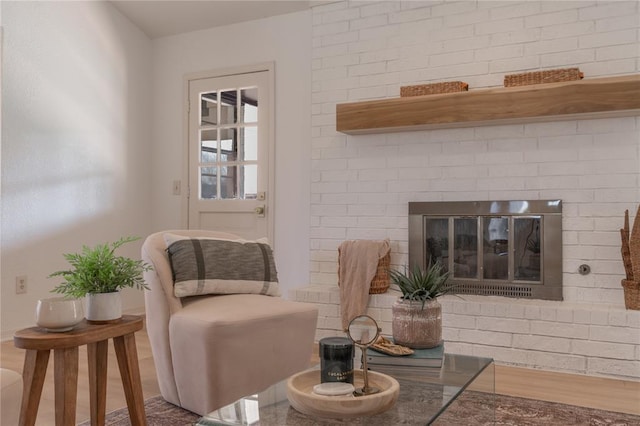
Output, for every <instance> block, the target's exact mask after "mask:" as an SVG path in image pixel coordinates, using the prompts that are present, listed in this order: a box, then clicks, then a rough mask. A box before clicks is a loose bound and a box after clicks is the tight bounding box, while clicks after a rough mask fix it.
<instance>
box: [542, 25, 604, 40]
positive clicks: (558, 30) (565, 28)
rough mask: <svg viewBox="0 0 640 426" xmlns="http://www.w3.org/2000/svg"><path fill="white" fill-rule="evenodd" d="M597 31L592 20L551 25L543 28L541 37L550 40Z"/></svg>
mask: <svg viewBox="0 0 640 426" xmlns="http://www.w3.org/2000/svg"><path fill="white" fill-rule="evenodd" d="M594 31H595V23H594V22H592V21H586V22H575V23H572V24H561V25H551V26H548V27H547V26H545V27H543V28H542V33H541V38H542V39H543V40H550V39H556V38H565V37H572V36H582V35H585V34H591V33H593V32H594Z"/></svg>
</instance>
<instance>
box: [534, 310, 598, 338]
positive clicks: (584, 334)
mask: <svg viewBox="0 0 640 426" xmlns="http://www.w3.org/2000/svg"><path fill="white" fill-rule="evenodd" d="M543 318H544V315H543ZM531 334H536V335H541V336H555V337H565V338H578V339H587V338H588V337H589V327H588V326H586V325H582V324H566V323H555V322H551V321H532V322H531Z"/></svg>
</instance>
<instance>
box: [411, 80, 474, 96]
mask: <svg viewBox="0 0 640 426" xmlns="http://www.w3.org/2000/svg"><path fill="white" fill-rule="evenodd" d="M467 90H469V85H468V84H467V83H465V82H464V81H443V82H442V83H431V84H418V85H415V86H402V87H401V88H400V96H401V97H403V98H404V97H409V96H424V95H437V94H439V93H455V92H466V91H467Z"/></svg>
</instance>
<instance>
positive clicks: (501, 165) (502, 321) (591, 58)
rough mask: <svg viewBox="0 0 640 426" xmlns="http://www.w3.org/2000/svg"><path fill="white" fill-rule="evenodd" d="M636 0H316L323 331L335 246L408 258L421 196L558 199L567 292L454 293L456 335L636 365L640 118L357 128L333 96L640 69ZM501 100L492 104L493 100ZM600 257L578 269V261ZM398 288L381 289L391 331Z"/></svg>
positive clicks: (314, 266)
mask: <svg viewBox="0 0 640 426" xmlns="http://www.w3.org/2000/svg"><path fill="white" fill-rule="evenodd" d="M639 8H640V6H639V4H638V3H637V2H634V1H621V2H603V3H596V2H591V1H584V2H580V1H577V2H544V1H542V2H535V1H534V2H530V1H527V2H499V1H498V2H471V1H469V2H466V1H463V2H420V1H415V2H413V1H412V2H393V1H389V2H385V1H383V2H371V3H370V2H337V3H331V4H326V5H322V6H317V7H314V9H313V25H314V27H313V28H314V29H313V64H312V67H313V88H312V111H313V117H312V130H311V131H312V140H311V155H312V160H311V168H312V181H311V218H310V258H311V264H310V279H309V284H310V285H309V286H308V287H305V288H300V289H298V290H295V294H294V295H293V297H295V298H296V299H298V300H305V301H309V302H313V303H316V304H317V305H318V306H319V308H320V320H319V324H318V330H317V336H316V337H317V338H321V337H324V336H327V335H336V334H339V333H340V332H339V330H340V320H339V314H338V306H339V305H338V304H339V298H338V291H337V290H338V289H337V274H336V271H337V247H338V245H339V244H340V243H341V242H342V241H344V240H347V239H384V238H389V239H390V240H391V246H392V255H391V262H392V266H393V267H397V268H400V267H402V266H403V265H405V264H407V263H408V262H409V251H410V249H409V244H410V243H409V236H408V235H409V232H408V228H409V223H408V222H409V214H408V213H409V202H449V201H452V202H460V201H492V200H562V262H561V274H562V299H563V300H562V301H559V300H531V299H525V298H511V297H502V296H477V295H464V296H463V298H462V299H459V298H457V297H455V296H446V297H445V298H443V300H442V304H443V321H444V339H445V341H446V343H445V348H446V350H447V351H449V352H453V353H462V354H473V355H479V356H490V357H493V358H494V359H495V360H496V362H498V363H502V364H509V365H518V366H525V367H530V368H540V369H547V370H558V371H564V372H571V373H579V374H588V375H603V376H611V377H625V378H634V379H638V378H640V312H638V311H627V310H625V309H624V299H623V294H622V288H621V285H620V280H621V279H622V278H623V272H624V270H623V266H622V262H621V257H620V239H619V238H620V237H619V228H620V227H621V226H622V217H623V213H624V210H625V209H629V210H631V211H634V210H635V208H636V207H637V205H638V203H640V189H639V188H640V167H639V166H638V164H640V142H639V141H640V119H639V117H638V116H633V117H611V116H607V117H603V118H590V119H585V120H577V119H569V120H564V121H555V122H514V123H510V124H501V125H491V126H472V127H457V128H448V129H436V130H420V131H412V132H402V133H386V134H370V135H362V136H348V135H345V134H342V133H338V132H337V131H336V122H335V108H336V104H337V103H344V102H355V101H362V100H367V99H381V98H389V97H397V96H398V95H399V92H400V86H403V85H409V84H419V83H427V82H437V81H445V80H461V81H465V82H466V83H468V84H469V86H470V90H474V89H477V88H490V87H500V86H502V80H503V78H504V75H505V74H509V73H515V72H525V71H528V70H537V69H542V68H562V67H569V66H578V67H579V68H580V70H581V71H583V72H584V73H585V79H586V78H590V77H605V76H610V75H620V74H633V73H636V74H637V73H638V72H640V69H639V68H640V62H638V55H637V52H638V46H639V45H640V41H639V40H638V37H639V32H638V29H639V28H638V22H640V19H639V18H640V10H639ZM485 107H486V108H490V107H491V106H490V105H486V106H485ZM583 264H585V265H589V267H590V269H591V273H590V274H588V275H581V274H580V273H579V267H580V265H583ZM397 295H398V293H394V292H393V290H392V291H391V292H389V293H387V294H383V295H376V296H372V297H371V300H370V304H369V306H370V314H371V315H373V316H374V317H375V318H377V319H378V320H379V322H380V323H381V324H382V327H383V332H385V333H390V330H391V326H390V324H391V323H390V321H391V312H390V306H391V304H392V303H393V301H394V300H395V298H396V297H397Z"/></svg>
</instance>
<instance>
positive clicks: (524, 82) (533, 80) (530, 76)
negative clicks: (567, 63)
mask: <svg viewBox="0 0 640 426" xmlns="http://www.w3.org/2000/svg"><path fill="white" fill-rule="evenodd" d="M583 77H584V74H583V73H581V72H580V69H579V68H562V69H555V70H545V71H534V72H525V73H522V74H509V75H505V76H504V87H513V86H528V85H530V84H542V83H558V82H561V81H574V80H580V79H582V78H583Z"/></svg>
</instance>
